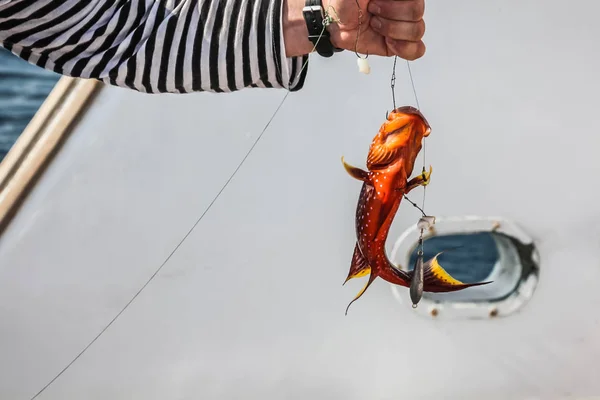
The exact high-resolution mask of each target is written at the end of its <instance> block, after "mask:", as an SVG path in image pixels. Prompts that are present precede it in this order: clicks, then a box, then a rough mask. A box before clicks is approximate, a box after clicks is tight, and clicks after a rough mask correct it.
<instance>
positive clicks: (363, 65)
mask: <svg viewBox="0 0 600 400" xmlns="http://www.w3.org/2000/svg"><path fill="white" fill-rule="evenodd" d="M356 63H357V64H358V71H359V72H362V73H363V74H366V75H368V74H369V73H370V72H371V67H370V66H369V61H367V59H366V58H361V57H358V58H357V59H356Z"/></svg>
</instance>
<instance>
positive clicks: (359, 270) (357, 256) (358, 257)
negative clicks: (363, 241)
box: [342, 243, 371, 286]
mask: <svg viewBox="0 0 600 400" xmlns="http://www.w3.org/2000/svg"><path fill="white" fill-rule="evenodd" d="M369 272H371V267H370V266H369V263H368V262H367V259H366V258H365V256H363V254H362V251H360V247H358V243H356V245H355V246H354V254H353V255H352V263H351V264H350V271H349V272H348V277H347V278H346V280H345V281H344V284H345V283H346V282H348V281H349V280H350V279H354V278H361V277H363V276H365V275H367V274H368V273H369ZM342 286H343V285H342Z"/></svg>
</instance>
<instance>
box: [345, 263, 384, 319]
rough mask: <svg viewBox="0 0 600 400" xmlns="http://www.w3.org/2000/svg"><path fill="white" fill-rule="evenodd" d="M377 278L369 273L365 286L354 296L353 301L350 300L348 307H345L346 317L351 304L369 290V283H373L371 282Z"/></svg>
mask: <svg viewBox="0 0 600 400" xmlns="http://www.w3.org/2000/svg"><path fill="white" fill-rule="evenodd" d="M376 277H377V276H376V275H373V274H372V273H371V275H369V280H368V281H367V283H366V284H365V286H364V287H363V288H362V289H361V290H360V292H358V294H357V295H356V297H355V298H354V299H352V301H351V302H350V303H349V304H348V306H347V307H346V314H345V315H348V309H349V308H350V306H351V305H352V303H354V302H355V301H356V300H358V299H359V298H360V297H361V296H362V295H363V294H364V293H365V292H366V291H367V289H368V288H369V286H371V283H373V281H374V280H375V278H376Z"/></svg>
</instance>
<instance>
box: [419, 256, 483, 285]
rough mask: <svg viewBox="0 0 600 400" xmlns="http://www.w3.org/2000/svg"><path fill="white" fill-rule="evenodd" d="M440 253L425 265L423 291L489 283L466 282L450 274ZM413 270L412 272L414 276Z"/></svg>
mask: <svg viewBox="0 0 600 400" xmlns="http://www.w3.org/2000/svg"><path fill="white" fill-rule="evenodd" d="M440 254H442V252H440V253H438V254H436V255H435V257H433V258H432V259H430V260H428V261H427V262H426V263H425V264H424V265H423V291H424V292H435V293H441V292H455V291H458V290H463V289H466V288H469V287H473V286H481V285H487V284H488V283H491V282H492V281H488V282H476V283H464V282H461V281H459V280H458V279H455V278H454V277H453V276H452V275H450V274H449V273H448V272H446V270H445V269H444V268H443V267H442V266H441V265H440V263H439V262H438V257H439V255H440ZM412 274H413V271H411V272H410V275H411V278H412Z"/></svg>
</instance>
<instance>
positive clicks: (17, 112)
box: [0, 48, 60, 161]
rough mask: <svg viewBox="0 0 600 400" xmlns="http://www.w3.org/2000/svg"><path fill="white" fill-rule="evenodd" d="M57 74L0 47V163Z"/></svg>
mask: <svg viewBox="0 0 600 400" xmlns="http://www.w3.org/2000/svg"><path fill="white" fill-rule="evenodd" d="M59 78H60V75H59V74H57V73H55V72H52V71H48V70H45V69H43V68H40V67H38V66H36V65H33V64H30V63H28V62H27V61H25V60H23V59H21V58H19V57H17V56H15V55H14V54H12V53H10V52H9V51H7V50H6V49H3V48H0V161H2V159H4V157H5V156H6V153H8V151H9V150H10V148H11V147H12V145H13V144H14V143H15V141H16V140H17V138H18V137H19V135H20V134H21V133H22V132H23V130H24V129H25V127H26V126H27V124H28V123H29V121H31V118H32V117H33V116H34V115H35V113H36V112H37V110H38V109H39V108H40V106H41V105H42V103H43V102H44V100H45V99H46V97H47V96H48V94H49V93H50V92H51V91H52V88H53V87H54V85H55V84H56V82H58V79H59Z"/></svg>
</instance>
